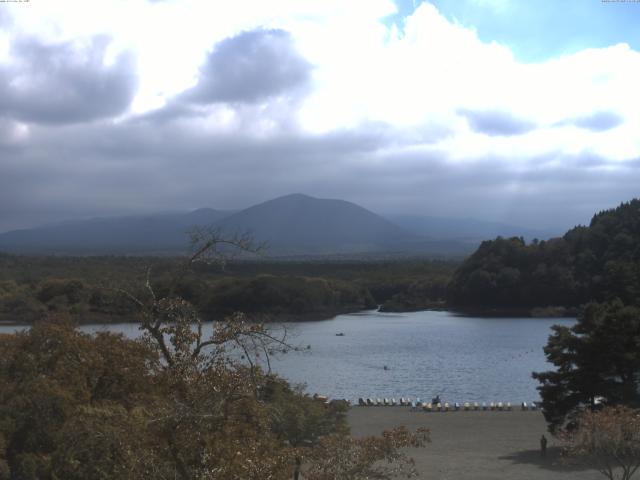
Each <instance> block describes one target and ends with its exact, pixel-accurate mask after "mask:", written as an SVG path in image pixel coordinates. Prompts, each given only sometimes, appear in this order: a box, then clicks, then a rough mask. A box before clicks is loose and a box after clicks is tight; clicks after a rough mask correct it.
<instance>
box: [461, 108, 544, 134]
mask: <svg viewBox="0 0 640 480" xmlns="http://www.w3.org/2000/svg"><path fill="white" fill-rule="evenodd" d="M458 113H460V114H461V115H463V116H464V117H465V118H466V119H467V121H468V122H469V126H470V127H471V128H472V129H473V130H475V131H476V132H479V133H484V134H486V135H490V136H494V135H521V134H523V133H527V132H529V131H531V130H533V129H534V128H535V126H536V125H535V123H533V122H532V121H529V120H523V119H521V118H517V117H515V116H514V115H512V114H510V113H508V112H500V111H473V110H466V109H461V110H458Z"/></svg>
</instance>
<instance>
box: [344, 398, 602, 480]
mask: <svg viewBox="0 0 640 480" xmlns="http://www.w3.org/2000/svg"><path fill="white" fill-rule="evenodd" d="M348 418H349V424H350V425H351V433H352V434H353V435H355V436H366V435H377V434H380V433H381V432H382V431H383V430H385V429H389V428H392V427H394V426H398V425H405V426H407V427H409V428H410V429H416V428H418V427H429V428H430V429H431V443H430V444H429V445H427V447H426V448H423V449H411V451H410V454H411V456H412V457H413V458H414V459H415V461H416V466H417V468H418V471H419V472H421V475H420V477H419V478H421V479H433V480H445V479H446V480H465V479H469V480H472V479H473V480H490V479H516V480H554V479H566V480H574V479H575V480H578V479H580V480H592V479H593V480H596V479H600V478H604V477H602V475H601V474H600V473H598V472H596V471H595V470H591V469H587V468H585V467H580V466H571V465H567V464H565V463H563V462H561V461H560V458H559V454H560V447H559V443H558V442H557V441H556V440H555V439H554V438H553V437H551V436H550V435H549V434H548V433H547V431H546V423H545V421H544V417H543V416H542V413H540V412H539V411H521V410H514V411H477V412H475V411H470V412H464V411H459V412H431V413H427V412H422V411H419V412H411V411H410V408H408V407H353V408H351V409H350V411H349V414H348ZM543 433H544V434H545V435H546V436H547V438H548V440H549V443H548V447H547V455H546V457H545V458H542V457H541V456H540V443H539V441H540V436H541V435H542V434H543Z"/></svg>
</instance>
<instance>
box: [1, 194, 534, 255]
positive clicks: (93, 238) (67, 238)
mask: <svg viewBox="0 0 640 480" xmlns="http://www.w3.org/2000/svg"><path fill="white" fill-rule="evenodd" d="M393 219H395V220H397V222H392V221H390V220H389V219H386V218H383V217H382V216H380V215H377V214H375V213H373V212H371V211H369V210H367V209H365V208H363V207H361V206H359V205H356V204H354V203H351V202H347V201H344V200H335V199H318V198H314V197H311V196H308V195H303V194H292V195H286V196H283V197H278V198H275V199H273V200H269V201H266V202H263V203H260V204H258V205H254V206H251V207H249V208H246V209H244V210H240V211H221V210H213V209H210V208H202V209H199V210H195V211H192V212H188V213H165V214H157V215H144V216H143V215H139V216H127V217H108V218H93V219H90V220H82V221H70V222H63V223H58V224H54V225H45V226H42V227H38V228H33V229H29V230H15V231H12V232H7V233H5V234H2V235H0V249H2V250H6V251H10V252H20V253H62V254H103V253H131V254H171V253H180V252H183V251H184V250H185V249H186V248H187V246H188V231H189V230H191V229H192V228H193V227H194V226H196V225H201V226H202V225H213V226H215V227H217V228H219V229H220V231H221V232H222V233H224V234H225V235H227V236H232V235H234V234H236V233H244V232H250V233H251V235H252V236H253V237H254V238H255V240H256V241H257V242H266V243H267V246H268V254H269V255H274V256H281V255H330V254H360V253H372V252H377V253H383V252H387V253H399V254H411V255H415V254H428V255H464V254H467V253H470V252H471V251H472V250H473V249H474V248H475V247H476V246H477V244H478V243H479V241H480V240H482V239H485V238H488V237H494V236H496V235H529V234H530V233H531V231H530V230H527V229H520V231H519V227H514V226H511V225H502V224H493V223H490V222H480V221H471V220H453V219H433V218H430V217H416V216H398V217H394V218H393Z"/></svg>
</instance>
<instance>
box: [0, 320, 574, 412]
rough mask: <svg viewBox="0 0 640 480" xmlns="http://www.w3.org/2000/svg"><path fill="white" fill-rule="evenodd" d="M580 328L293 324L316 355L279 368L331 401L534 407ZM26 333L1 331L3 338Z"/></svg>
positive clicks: (129, 329)
mask: <svg viewBox="0 0 640 480" xmlns="http://www.w3.org/2000/svg"><path fill="white" fill-rule="evenodd" d="M574 322H575V320H572V319H564V318H560V319H558V318H552V319H548V318H546V319H539V318H475V317H460V316H456V315H454V314H452V313H449V312H432V311H424V312H412V313H402V314H390V313H378V312H375V311H367V312H361V313H357V314H349V315H339V316H337V317H335V318H333V319H331V320H324V321H318V322H298V323H296V322H293V323H287V324H286V328H287V329H288V332H289V335H291V342H292V343H293V344H295V345H298V346H301V347H303V348H306V346H307V345H310V346H311V349H310V350H309V351H306V350H304V351H303V352H291V353H288V354H286V355H280V356H278V357H277V358H276V359H275V360H274V361H272V367H273V369H274V370H275V371H276V372H278V373H279V374H281V375H282V376H283V377H285V378H287V379H288V380H290V381H292V382H294V383H305V384H306V385H307V390H308V391H309V392H310V393H315V392H318V393H322V394H325V395H328V396H330V397H332V398H348V399H351V400H355V399H357V398H358V397H396V398H397V397H402V396H411V397H414V398H415V397H416V396H417V397H421V398H426V399H430V398H431V397H432V396H434V395H436V394H440V396H441V398H442V399H443V400H448V401H451V402H456V401H457V402H464V401H478V402H491V401H503V402H507V401H510V402H512V403H517V402H522V401H527V402H530V401H532V400H537V399H538V398H539V395H538V392H537V391H536V386H537V382H535V381H534V380H533V379H532V378H531V372H532V371H540V370H546V369H549V368H550V365H549V364H547V363H546V361H545V357H544V353H543V351H542V347H543V346H544V345H545V344H546V342H547V337H548V336H549V333H550V330H549V327H551V325H554V324H561V325H572V324H573V323H574ZM276 327H277V326H276ZM19 328H21V327H10V326H0V332H2V331H15V330H16V329H19ZM82 330H84V331H87V332H95V331H100V330H112V331H119V332H122V333H124V334H125V335H127V336H128V337H132V338H133V337H136V336H138V335H139V331H138V329H137V326H136V325H133V324H114V325H85V326H83V327H82ZM336 333H344V336H336ZM385 366H386V369H385Z"/></svg>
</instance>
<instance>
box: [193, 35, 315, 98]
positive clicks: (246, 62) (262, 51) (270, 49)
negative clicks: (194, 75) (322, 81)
mask: <svg viewBox="0 0 640 480" xmlns="http://www.w3.org/2000/svg"><path fill="white" fill-rule="evenodd" d="M311 68H312V67H311V65H310V64H309V62H307V61H306V60H305V59H304V58H303V57H302V56H300V54H299V53H298V52H297V51H296V50H295V48H294V45H293V41H292V39H291V36H290V34H289V33H288V32H286V31H284V30H264V29H259V30H252V31H247V32H243V33H240V34H238V35H236V36H234V37H231V38H227V39H225V40H222V41H221V42H219V43H218V44H216V45H215V47H214V48H213V50H212V51H211V52H210V53H209V54H208V56H207V58H206V60H205V62H204V65H203V66H202V67H201V69H200V76H199V79H198V83H197V84H196V85H195V87H193V88H192V89H190V90H189V91H187V92H185V94H184V96H183V98H184V99H185V100H187V101H191V102H195V103H205V104H207V103H217V102H248V103H252V102H258V101H262V100H264V99H267V98H269V97H274V96H279V95H282V94H287V93H289V92H291V91H292V90H295V89H297V88H300V87H303V86H304V85H306V84H307V82H308V80H309V78H310V75H311Z"/></svg>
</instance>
